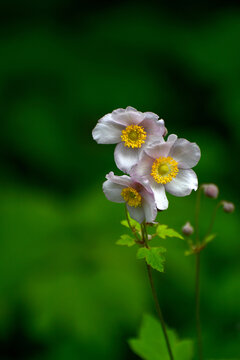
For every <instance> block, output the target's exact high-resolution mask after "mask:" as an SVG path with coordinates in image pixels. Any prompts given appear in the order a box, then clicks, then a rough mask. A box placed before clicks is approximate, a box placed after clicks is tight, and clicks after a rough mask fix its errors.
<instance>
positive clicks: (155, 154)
mask: <svg viewBox="0 0 240 360" xmlns="http://www.w3.org/2000/svg"><path fill="white" fill-rule="evenodd" d="M171 146H172V145H171V143H168V142H163V143H156V142H155V143H153V145H152V146H149V147H146V148H144V151H145V152H146V153H147V154H148V155H149V156H151V157H152V158H153V159H158V158H159V157H160V156H163V157H166V156H168V153H169V151H170V149H171Z"/></svg>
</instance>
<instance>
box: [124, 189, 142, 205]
mask: <svg viewBox="0 0 240 360" xmlns="http://www.w3.org/2000/svg"><path fill="white" fill-rule="evenodd" d="M121 195H122V197H123V199H124V200H125V201H126V203H127V204H128V205H130V206H134V207H137V206H141V202H142V197H141V195H140V194H139V193H138V192H137V190H135V189H133V188H132V187H128V188H125V189H123V190H122V192H121Z"/></svg>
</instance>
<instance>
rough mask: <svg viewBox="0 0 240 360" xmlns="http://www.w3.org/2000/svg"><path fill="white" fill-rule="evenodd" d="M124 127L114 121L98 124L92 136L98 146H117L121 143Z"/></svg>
mask: <svg viewBox="0 0 240 360" xmlns="http://www.w3.org/2000/svg"><path fill="white" fill-rule="evenodd" d="M123 129H124V127H123V126H121V125H119V124H117V123H115V122H113V121H110V120H109V121H101V122H98V123H97V125H96V126H95V128H94V129H93V131H92V136H93V138H94V140H95V141H96V142H97V143H98V144H117V143H119V142H120V141H121V135H122V130H123Z"/></svg>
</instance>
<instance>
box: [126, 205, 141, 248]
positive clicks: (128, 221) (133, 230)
mask: <svg viewBox="0 0 240 360" xmlns="http://www.w3.org/2000/svg"><path fill="white" fill-rule="evenodd" d="M125 213H126V219H127V223H128V226H129V229H130V230H131V231H132V233H133V235H134V236H135V238H136V241H137V243H139V242H141V239H139V237H138V235H137V233H136V230H135V229H134V228H133V227H132V225H131V223H130V220H129V216H128V209H127V205H126V204H125Z"/></svg>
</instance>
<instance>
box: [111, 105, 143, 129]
mask: <svg viewBox="0 0 240 360" xmlns="http://www.w3.org/2000/svg"><path fill="white" fill-rule="evenodd" d="M112 117H113V120H114V121H115V122H117V123H118V124H121V125H124V126H125V127H126V126H128V125H138V124H139V123H140V122H141V121H143V119H144V114H143V113H142V112H141V111H137V110H136V109H134V108H132V107H130V106H128V107H127V108H126V109H117V110H114V111H113V112H112Z"/></svg>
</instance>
